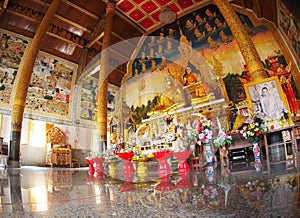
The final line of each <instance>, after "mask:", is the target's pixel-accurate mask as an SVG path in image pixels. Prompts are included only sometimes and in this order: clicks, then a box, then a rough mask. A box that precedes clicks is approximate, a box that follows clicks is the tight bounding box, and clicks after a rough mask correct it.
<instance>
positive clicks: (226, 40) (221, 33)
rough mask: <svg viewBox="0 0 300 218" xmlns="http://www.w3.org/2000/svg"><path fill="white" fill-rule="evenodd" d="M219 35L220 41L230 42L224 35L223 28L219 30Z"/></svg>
mask: <svg viewBox="0 0 300 218" xmlns="http://www.w3.org/2000/svg"><path fill="white" fill-rule="evenodd" d="M219 36H220V37H221V41H222V42H223V43H224V44H225V45H227V44H228V43H229V42H231V40H230V39H229V37H228V36H226V34H225V33H224V31H223V30H221V31H220V33H219Z"/></svg>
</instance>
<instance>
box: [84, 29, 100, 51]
mask: <svg viewBox="0 0 300 218" xmlns="http://www.w3.org/2000/svg"><path fill="white" fill-rule="evenodd" d="M103 36H104V32H101V33H100V34H99V35H98V36H95V37H94V38H93V39H91V40H90V41H89V42H88V43H87V45H86V47H87V48H91V47H92V46H93V45H94V44H95V43H96V42H98V41H99V40H100V39H101V38H102V37H103ZM101 44H102V43H101Z"/></svg>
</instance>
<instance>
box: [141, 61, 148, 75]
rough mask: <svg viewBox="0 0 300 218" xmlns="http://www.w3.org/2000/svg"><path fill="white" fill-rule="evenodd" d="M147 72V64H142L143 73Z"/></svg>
mask: <svg viewBox="0 0 300 218" xmlns="http://www.w3.org/2000/svg"><path fill="white" fill-rule="evenodd" d="M146 71H147V68H146V64H145V63H142V72H143V73H146Z"/></svg>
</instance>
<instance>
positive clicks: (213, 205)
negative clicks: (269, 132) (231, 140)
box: [0, 161, 300, 217]
mask: <svg viewBox="0 0 300 218" xmlns="http://www.w3.org/2000/svg"><path fill="white" fill-rule="evenodd" d="M154 163H156V164H154ZM154 163H151V164H150V163H149V166H147V164H145V163H144V164H140V163H135V164H133V167H134V169H135V173H134V175H133V178H132V181H129V180H128V177H126V175H125V177H122V176H124V175H123V174H124V171H122V161H120V163H116V165H115V166H114V167H116V171H115V172H113V173H114V174H113V175H116V177H114V178H112V177H111V176H109V175H108V173H109V172H110V169H109V168H107V167H106V168H105V167H104V169H105V172H108V173H107V174H106V173H104V174H99V175H100V176H96V177H94V176H90V175H89V173H88V168H78V169H67V168H52V169H51V168H41V167H22V168H20V169H2V168H0V199H1V202H0V211H1V213H0V214H1V215H0V216H1V217H115V216H119V217H297V215H299V214H300V189H299V188H300V173H299V171H297V170H295V169H292V170H286V167H285V166H282V167H277V168H274V169H272V174H268V173H266V172H265V171H264V170H259V171H257V170H256V169H255V163H253V162H252V163H249V165H247V167H246V168H245V167H243V166H242V167H240V168H238V167H236V166H235V168H234V170H232V169H233V168H232V166H228V167H224V166H220V164H214V165H210V166H206V167H200V168H197V170H194V169H192V168H191V170H190V171H188V172H185V173H179V172H178V170H177V169H176V165H175V164H173V165H172V164H171V170H170V176H169V177H168V179H167V180H165V179H161V177H160V175H159V172H158V162H154ZM138 167H141V169H139V170H138ZM262 167H263V166H262ZM143 173H144V174H143ZM145 173H146V174H147V175H145ZM141 174H143V175H142V176H141V178H142V180H141V181H139V175H141ZM130 176H132V175H130ZM122 178H126V179H122ZM161 186H164V187H163V188H162V187H161ZM170 187H171V188H170Z"/></svg>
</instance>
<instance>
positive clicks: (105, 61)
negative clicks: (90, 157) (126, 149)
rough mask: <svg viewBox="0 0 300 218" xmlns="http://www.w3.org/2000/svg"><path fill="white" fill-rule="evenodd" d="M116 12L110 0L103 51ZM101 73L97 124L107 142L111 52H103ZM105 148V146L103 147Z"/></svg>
mask: <svg viewBox="0 0 300 218" xmlns="http://www.w3.org/2000/svg"><path fill="white" fill-rule="evenodd" d="M114 12H115V4H114V3H111V2H109V3H108V4H107V6H106V16H105V27H104V37H103V44H102V51H104V50H105V49H106V48H107V47H109V45H110V41H111V28H112V24H113V16H114ZM100 63H101V64H100V73H99V81H98V84H99V85H98V98H97V99H98V102H97V109H98V110H97V121H96V126H97V130H98V133H99V136H100V137H99V140H100V141H102V142H104V143H106V142H107V91H108V78H107V77H108V75H109V74H108V73H109V72H108V70H109V67H108V66H109V54H108V53H107V52H102V54H101V60H100ZM101 149H103V148H101Z"/></svg>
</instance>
